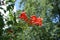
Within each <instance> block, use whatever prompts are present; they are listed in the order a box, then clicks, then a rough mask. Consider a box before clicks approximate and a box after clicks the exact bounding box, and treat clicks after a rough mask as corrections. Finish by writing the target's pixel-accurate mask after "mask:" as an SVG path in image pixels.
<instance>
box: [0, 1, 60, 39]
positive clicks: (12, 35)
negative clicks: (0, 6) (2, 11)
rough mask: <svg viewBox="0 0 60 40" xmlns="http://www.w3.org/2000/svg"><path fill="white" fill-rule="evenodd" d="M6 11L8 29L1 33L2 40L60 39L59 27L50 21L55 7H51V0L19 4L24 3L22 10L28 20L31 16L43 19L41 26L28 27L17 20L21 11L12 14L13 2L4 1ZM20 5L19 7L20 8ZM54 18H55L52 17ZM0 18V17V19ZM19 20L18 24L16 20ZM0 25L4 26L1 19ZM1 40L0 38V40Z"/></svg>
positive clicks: (0, 29) (0, 31) (0, 30)
mask: <svg viewBox="0 0 60 40" xmlns="http://www.w3.org/2000/svg"><path fill="white" fill-rule="evenodd" d="M9 2H11V3H12V4H10V5H8V6H7V10H8V11H9V15H8V16H9V18H8V20H7V25H8V28H7V29H5V30H4V31H2V28H0V33H1V34H2V32H3V35H2V36H3V37H2V38H3V39H2V40H59V39H60V28H59V27H60V25H59V24H58V27H57V24H54V23H53V22H52V20H51V17H53V14H54V13H53V12H52V10H53V9H54V8H55V7H56V6H52V2H55V1H52V0H21V2H20V4H21V5H22V4H23V3H24V5H23V6H24V8H23V10H24V11H26V13H27V15H28V18H29V17H30V16H31V15H36V16H37V17H42V18H43V26H36V25H34V26H33V25H32V26H31V25H28V24H27V23H26V22H25V21H23V20H21V19H19V18H18V17H19V15H20V13H21V12H22V10H18V11H17V12H16V13H14V12H13V9H14V2H15V0H6V3H7V4H8V3H9ZM21 5H20V6H21ZM55 11H56V9H55ZM54 17H55V16H54ZM1 18H2V17H1ZM17 19H18V20H19V21H18V23H17V21H16V20H17ZM0 20H1V21H0V25H1V26H4V23H3V21H2V19H0ZM0 39H1V38H0Z"/></svg>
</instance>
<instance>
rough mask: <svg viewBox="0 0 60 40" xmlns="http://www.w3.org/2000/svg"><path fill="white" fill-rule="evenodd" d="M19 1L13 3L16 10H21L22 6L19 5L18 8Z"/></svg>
mask: <svg viewBox="0 0 60 40" xmlns="http://www.w3.org/2000/svg"><path fill="white" fill-rule="evenodd" d="M20 1H21V0H16V2H15V9H16V10H19V9H21V10H22V9H23V4H22V5H21V7H20V6H19V5H20V4H19V2H20Z"/></svg>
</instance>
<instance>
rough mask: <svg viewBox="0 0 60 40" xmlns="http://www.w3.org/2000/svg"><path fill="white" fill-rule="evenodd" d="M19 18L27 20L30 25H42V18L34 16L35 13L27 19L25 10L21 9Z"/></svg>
mask: <svg viewBox="0 0 60 40" xmlns="http://www.w3.org/2000/svg"><path fill="white" fill-rule="evenodd" d="M19 18H20V19H23V20H24V21H25V22H28V23H29V24H31V25H39V26H42V20H43V18H40V17H36V15H32V16H31V17H30V19H28V16H27V14H26V12H24V11H23V12H22V13H21V14H20V15H19Z"/></svg>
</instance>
